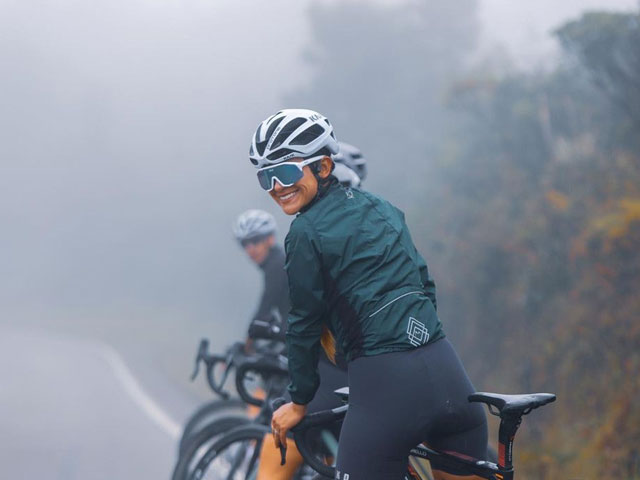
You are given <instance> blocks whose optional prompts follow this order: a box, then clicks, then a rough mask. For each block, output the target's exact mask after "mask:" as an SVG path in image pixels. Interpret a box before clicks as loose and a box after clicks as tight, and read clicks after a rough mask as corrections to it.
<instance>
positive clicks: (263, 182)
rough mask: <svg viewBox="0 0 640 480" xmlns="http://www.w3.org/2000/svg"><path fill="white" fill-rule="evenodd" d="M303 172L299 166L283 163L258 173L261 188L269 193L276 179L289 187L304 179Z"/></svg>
mask: <svg viewBox="0 0 640 480" xmlns="http://www.w3.org/2000/svg"><path fill="white" fill-rule="evenodd" d="M303 175H304V174H303V173H302V170H300V168H298V166H297V165H292V164H286V163H283V164H281V165H275V166H273V167H271V168H265V169H264V170H260V171H259V172H258V181H259V182H260V186H261V187H262V188H264V189H265V190H267V191H269V190H271V188H272V185H273V179H274V178H275V179H276V180H277V181H278V183H280V184H281V185H282V186H283V187H289V186H291V185H293V184H294V183H296V182H297V181H298V180H300V179H301V178H302V177H303Z"/></svg>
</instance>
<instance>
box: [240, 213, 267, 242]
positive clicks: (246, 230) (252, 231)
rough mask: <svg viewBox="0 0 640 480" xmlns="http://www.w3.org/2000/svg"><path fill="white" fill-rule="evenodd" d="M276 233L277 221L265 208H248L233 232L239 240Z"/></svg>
mask: <svg viewBox="0 0 640 480" xmlns="http://www.w3.org/2000/svg"><path fill="white" fill-rule="evenodd" d="M274 233H276V221H275V219H274V218H273V215H271V214H270V213H268V212H265V211H263V210H247V211H246V212H244V213H242V214H241V215H240V216H239V217H238V219H237V220H236V223H235V225H234V226H233V234H234V235H235V237H236V239H237V240H238V241H239V242H244V241H247V240H252V239H259V238H261V237H267V236H269V235H273V234H274Z"/></svg>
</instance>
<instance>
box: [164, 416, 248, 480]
mask: <svg viewBox="0 0 640 480" xmlns="http://www.w3.org/2000/svg"><path fill="white" fill-rule="evenodd" d="M250 422H251V420H250V419H249V418H246V417H241V416H231V417H223V418H220V419H218V420H215V421H213V422H212V423H210V424H208V425H206V426H205V427H204V428H202V429H201V430H200V431H198V432H197V433H195V434H194V435H193V436H192V437H190V439H189V441H188V443H186V444H185V449H184V451H183V452H182V455H179V456H178V460H177V462H176V465H175V467H174V469H173V473H172V475H171V478H172V480H186V479H187V478H188V476H189V473H190V471H191V469H190V466H193V465H194V464H195V463H196V462H197V460H199V458H200V454H201V453H202V449H203V448H207V447H208V446H210V445H212V444H213V443H215V441H217V440H218V439H219V438H220V437H221V436H222V435H224V434H226V433H227V432H229V431H232V430H234V429H235V428H237V427H239V426H242V425H245V424H247V423H250Z"/></svg>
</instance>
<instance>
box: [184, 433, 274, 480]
mask: <svg viewBox="0 0 640 480" xmlns="http://www.w3.org/2000/svg"><path fill="white" fill-rule="evenodd" d="M268 431H269V429H268V427H265V426H260V425H250V426H243V427H238V428H236V429H234V430H233V431H231V432H229V433H228V434H226V435H224V436H223V437H222V438H220V439H218V441H216V442H215V443H214V444H213V445H212V446H211V447H209V449H208V450H207V452H206V453H205V454H204V455H203V456H202V458H201V459H200V460H199V461H198V463H197V465H196V467H195V468H194V469H193V470H192V471H191V472H190V474H189V477H188V479H189V480H255V478H256V475H257V473H258V460H259V457H260V449H261V447H262V441H263V438H264V436H265V434H266V433H267V432H268Z"/></svg>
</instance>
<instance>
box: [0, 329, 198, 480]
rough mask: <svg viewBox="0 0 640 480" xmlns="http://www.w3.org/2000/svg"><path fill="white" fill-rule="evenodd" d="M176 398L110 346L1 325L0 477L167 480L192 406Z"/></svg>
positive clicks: (18, 478) (14, 479)
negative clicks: (144, 379) (142, 375)
mask: <svg viewBox="0 0 640 480" xmlns="http://www.w3.org/2000/svg"><path fill="white" fill-rule="evenodd" d="M151 392H153V393H151ZM175 398H176V395H175V392H167V394H166V395H162V393H161V392H159V391H158V385H157V384H156V385H155V388H154V389H150V388H148V386H145V385H144V382H143V383H141V382H140V381H139V380H138V378H136V376H135V375H134V374H133V373H132V371H131V369H130V368H129V367H128V366H127V365H126V364H125V363H124V361H123V360H122V357H120V356H119V355H118V354H117V352H116V351H115V350H113V349H111V348H110V347H108V346H106V345H101V344H98V343H94V342H90V341H83V340H79V339H73V338H69V337H63V336H55V335H51V334H45V333H43V332H35V331H31V332H25V331H16V330H7V329H3V328H0V478H2V479H11V480H22V479H25V480H27V479H29V480H32V479H39V480H58V479H59V480H74V479H78V480H80V479H81V480H101V479H109V480H128V479H132V480H134V479H135V480H145V479H149V480H152V479H153V480H158V479H166V478H169V475H170V471H171V467H172V465H173V461H174V452H175V442H176V436H177V435H178V433H179V429H180V426H179V422H178V421H177V420H182V418H181V417H182V416H183V414H184V413H185V412H187V411H188V410H189V409H190V408H191V407H192V405H180V406H179V408H176V405H175ZM166 399H172V401H173V402H174V405H173V415H175V416H172V413H171V412H170V411H169V410H170V409H168V408H167V407H168V406H167V405H163V400H164V401H165V402H166V401H167V400H166ZM176 412H178V413H179V414H178V415H176Z"/></svg>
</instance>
